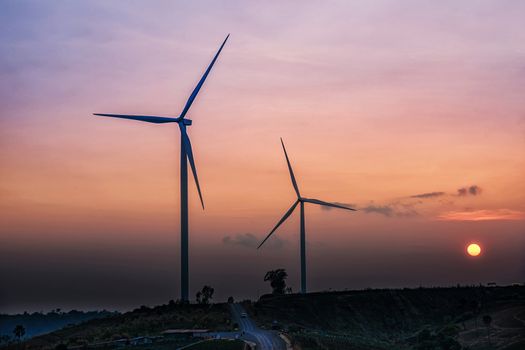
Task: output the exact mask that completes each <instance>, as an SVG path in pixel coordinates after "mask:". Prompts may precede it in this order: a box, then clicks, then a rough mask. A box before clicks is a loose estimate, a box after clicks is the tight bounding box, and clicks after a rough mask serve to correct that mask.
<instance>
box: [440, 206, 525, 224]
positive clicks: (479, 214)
mask: <svg viewBox="0 0 525 350" xmlns="http://www.w3.org/2000/svg"><path fill="white" fill-rule="evenodd" d="M437 219H438V220H443V221H489V220H523V219H525V213H524V212H522V211H517V210H510V209H483V210H473V211H449V212H446V213H443V214H441V215H439V216H438V217H437Z"/></svg>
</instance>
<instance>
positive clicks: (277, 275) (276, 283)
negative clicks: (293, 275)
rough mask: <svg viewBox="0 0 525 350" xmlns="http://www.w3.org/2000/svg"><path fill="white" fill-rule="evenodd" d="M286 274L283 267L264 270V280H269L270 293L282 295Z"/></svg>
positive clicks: (284, 289)
mask: <svg viewBox="0 0 525 350" xmlns="http://www.w3.org/2000/svg"><path fill="white" fill-rule="evenodd" d="M287 277H288V274H287V273H286V270H285V269H277V270H271V271H268V272H266V275H265V276H264V281H265V282H266V281H269V282H270V285H271V286H272V293H273V294H277V295H282V294H284V293H285V291H286V278H287Z"/></svg>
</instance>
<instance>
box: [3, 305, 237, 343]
mask: <svg viewBox="0 0 525 350" xmlns="http://www.w3.org/2000/svg"><path fill="white" fill-rule="evenodd" d="M167 329H209V330H210V331H229V330H232V325H231V321H230V310H229V307H228V305H227V304H211V305H196V304H187V303H181V302H175V301H172V302H170V303H169V304H167V305H160V306H156V307H153V308H150V307H147V306H141V307H140V308H138V309H136V310H134V311H131V312H127V313H124V314H117V315H112V316H109V317H106V318H102V319H93V320H89V321H86V322H84V323H81V324H78V325H71V326H67V327H65V328H62V329H60V330H58V331H54V332H51V333H48V334H45V335H40V336H36V337H34V338H32V339H29V340H27V341H25V342H22V348H25V349H55V347H57V346H59V345H60V344H64V345H66V346H67V347H68V348H72V347H81V346H84V345H88V344H97V343H104V342H108V341H114V340H117V339H131V338H134V337H138V336H159V335H160V334H161V332H162V331H164V330H167ZM169 347H170V349H172V348H174V347H173V344H171V345H170V346H169ZM14 349H17V347H13V350H14ZM152 349H153V348H152ZM156 349H157V347H155V350H156Z"/></svg>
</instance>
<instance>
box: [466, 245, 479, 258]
mask: <svg viewBox="0 0 525 350" xmlns="http://www.w3.org/2000/svg"><path fill="white" fill-rule="evenodd" d="M467 253H468V255H470V256H478V255H479V254H481V247H480V246H479V245H478V244H476V243H470V244H469V245H468V247H467Z"/></svg>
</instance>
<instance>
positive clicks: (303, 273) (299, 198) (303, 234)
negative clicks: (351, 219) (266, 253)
mask: <svg viewBox="0 0 525 350" xmlns="http://www.w3.org/2000/svg"><path fill="white" fill-rule="evenodd" d="M281 145H282V146H283V151H284V156H285V157H286V163H287V164H288V171H289V172H290V178H291V179H292V185H293V188H294V190H295V194H296V195H297V200H296V201H295V202H294V203H293V204H292V207H291V208H290V209H288V211H287V212H286V213H285V214H284V216H283V217H282V218H281V220H279V222H278V223H277V225H275V227H274V228H273V230H272V231H270V233H269V234H268V236H266V238H265V239H264V240H263V241H262V242H261V244H259V246H258V247H257V249H259V248H260V247H261V246H262V245H263V244H264V242H266V240H267V239H268V238H270V236H271V235H272V234H273V233H274V232H275V230H277V228H278V227H279V226H281V224H282V223H283V222H285V221H286V219H288V217H289V216H290V215H292V213H293V211H294V210H295V207H297V204H301V293H303V294H304V293H306V229H305V225H304V203H312V204H319V205H324V206H326V207H332V208H340V209H346V210H353V211H355V209H352V208H349V207H345V206H343V205H339V204H334V203H328V202H324V201H321V200H319V199H312V198H305V197H302V196H301V193H300V192H299V186H297V181H296V180H295V175H294V173H293V169H292V165H291V164H290V159H288V154H287V153H286V148H285V147H284V142H283V139H282V138H281Z"/></svg>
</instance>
